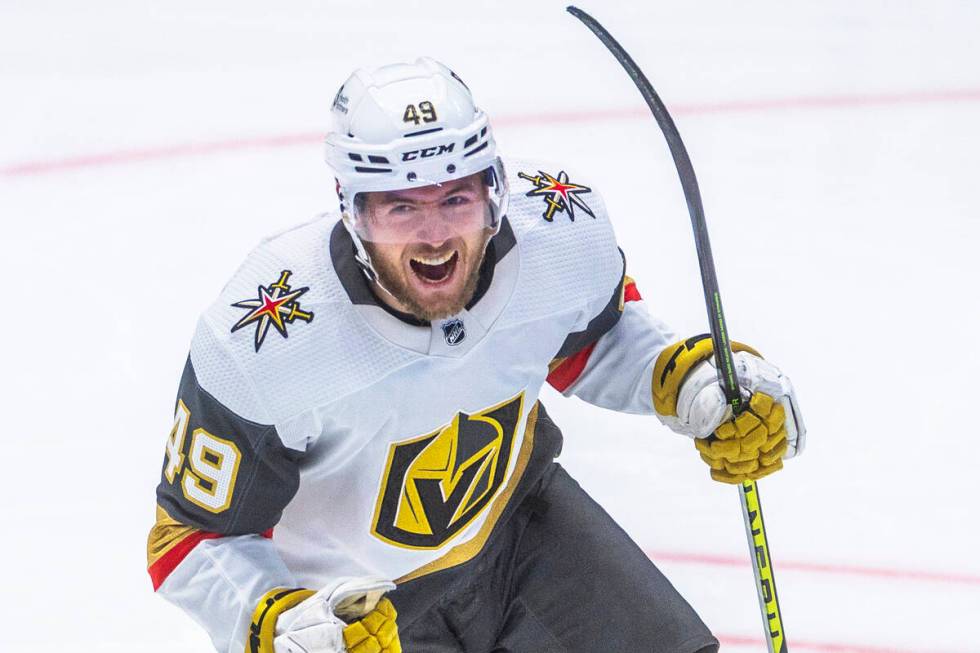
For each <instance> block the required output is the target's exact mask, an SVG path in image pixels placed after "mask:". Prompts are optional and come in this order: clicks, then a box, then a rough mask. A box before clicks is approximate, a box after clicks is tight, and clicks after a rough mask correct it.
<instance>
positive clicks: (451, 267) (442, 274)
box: [409, 250, 459, 284]
mask: <svg viewBox="0 0 980 653" xmlns="http://www.w3.org/2000/svg"><path fill="white" fill-rule="evenodd" d="M458 261H459V252H458V251H456V250H453V251H452V252H451V253H447V254H444V255H442V256H436V257H428V256H419V257H414V256H413V257H412V259H411V261H410V262H409V264H410V265H411V266H412V271H413V272H415V275H416V276H417V277H418V278H419V279H421V280H422V281H424V282H425V283H433V284H434V283H442V282H443V281H445V280H446V279H448V278H449V277H451V276H452V275H453V272H454V271H455V270H456V263H457V262H458Z"/></svg>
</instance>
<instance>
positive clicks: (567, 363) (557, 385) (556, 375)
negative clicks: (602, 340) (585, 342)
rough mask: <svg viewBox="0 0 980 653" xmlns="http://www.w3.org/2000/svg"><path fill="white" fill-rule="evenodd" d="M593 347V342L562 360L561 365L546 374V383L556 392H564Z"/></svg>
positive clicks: (583, 367)
mask: <svg viewBox="0 0 980 653" xmlns="http://www.w3.org/2000/svg"><path fill="white" fill-rule="evenodd" d="M593 349H595V343H594V342H593V343H592V344H591V345H589V346H588V347H585V348H584V349H581V350H579V351H578V352H577V353H575V354H572V355H571V356H569V357H568V358H566V359H565V360H563V361H562V363H561V365H559V366H558V367H556V368H555V369H553V370H552V371H551V374H549V375H548V383H550V384H551V385H552V387H554V389H555V390H557V391H558V392H565V390H566V389H567V388H568V386H570V385H572V384H573V383H575V380H576V379H577V378H578V377H579V375H581V374H582V370H584V369H585V365H586V363H588V362H589V356H591V355H592V350H593Z"/></svg>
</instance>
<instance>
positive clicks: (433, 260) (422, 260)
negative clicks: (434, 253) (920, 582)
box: [413, 252, 456, 265]
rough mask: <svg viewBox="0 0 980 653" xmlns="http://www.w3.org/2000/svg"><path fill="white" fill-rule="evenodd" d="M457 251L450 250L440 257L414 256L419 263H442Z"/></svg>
mask: <svg viewBox="0 0 980 653" xmlns="http://www.w3.org/2000/svg"><path fill="white" fill-rule="evenodd" d="M455 253H456V252H449V253H448V254H446V255H444V256H441V257H439V258H428V257H425V256H416V257H413V258H414V259H415V260H416V261H418V262H419V263H422V264H424V265H442V264H443V263H445V262H446V261H448V260H449V259H451V258H452V257H453V254H455Z"/></svg>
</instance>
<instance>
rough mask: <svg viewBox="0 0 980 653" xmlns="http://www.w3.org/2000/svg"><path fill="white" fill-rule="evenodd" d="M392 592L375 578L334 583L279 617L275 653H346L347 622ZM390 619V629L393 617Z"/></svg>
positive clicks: (388, 583)
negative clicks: (345, 632) (345, 634)
mask: <svg viewBox="0 0 980 653" xmlns="http://www.w3.org/2000/svg"><path fill="white" fill-rule="evenodd" d="M393 589H395V584H394V583H392V582H390V581H387V580H383V579H379V578H341V579H337V580H336V581H335V582H333V583H331V584H330V585H328V586H326V587H324V588H323V589H321V590H320V591H319V592H317V593H316V594H314V595H312V596H310V597H309V598H308V599H306V600H305V601H303V602H302V603H300V604H299V605H297V606H296V607H293V608H290V609H289V610H286V611H285V612H283V613H282V614H281V615H279V618H278V619H277V620H276V637H275V640H274V648H275V653H348V645H347V642H346V641H345V638H344V630H345V629H347V628H348V627H349V626H348V623H347V621H353V620H358V619H361V618H363V617H365V616H366V615H368V616H370V615H369V613H371V612H372V611H373V610H375V608H376V607H378V603H379V601H380V600H381V597H382V596H384V594H385V593H386V592H390V591H391V590H393ZM388 605H389V606H390V604H388ZM345 619H346V620H347V621H345ZM391 619H392V626H394V624H393V620H394V616H393V615H392V617H391ZM397 639H398V637H397V631H396V634H395V640H396V641H397ZM351 650H356V647H354V648H353V649H351ZM384 650H389V649H388V648H385V649H384ZM391 650H394V648H392V649H391ZM400 650H401V649H400V647H399V648H398V651H400Z"/></svg>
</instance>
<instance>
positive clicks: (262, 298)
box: [231, 270, 313, 351]
mask: <svg viewBox="0 0 980 653" xmlns="http://www.w3.org/2000/svg"><path fill="white" fill-rule="evenodd" d="M291 274H292V272H290V271H289V270H283V271H282V273H281V274H280V275H279V281H277V282H275V283H274V284H272V285H270V286H269V287H266V286H259V289H258V295H259V296H258V297H257V298H255V299H246V300H243V301H240V302H235V303H234V304H232V306H234V307H235V308H244V309H248V314H247V315H246V316H245V317H243V318H242V319H240V320H238V322H237V323H236V324H235V326H233V327H231V330H232V332H233V333H234V332H235V331H238V330H239V329H242V328H244V327H247V326H248V325H250V324H254V325H255V351H258V350H259V348H260V347H261V346H262V343H263V342H265V336H266V334H267V333H268V332H269V327H270V326H272V327H275V328H276V331H278V332H279V334H280V335H281V336H282V337H283V338H288V337H289V333H287V331H286V325H287V324H292V323H293V322H295V321H296V320H302V321H303V322H312V321H313V313H312V311H304V310H302V309H301V308H300V305H299V301H297V300H298V299H299V298H300V297H301V296H302V295H303V294H304V293H305V292H306V291H307V290H309V288H297V289H296V290H293V289H292V288H291V287H290V286H289V284H288V283H287V282H288V281H289V277H290V275H291Z"/></svg>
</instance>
